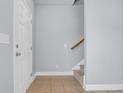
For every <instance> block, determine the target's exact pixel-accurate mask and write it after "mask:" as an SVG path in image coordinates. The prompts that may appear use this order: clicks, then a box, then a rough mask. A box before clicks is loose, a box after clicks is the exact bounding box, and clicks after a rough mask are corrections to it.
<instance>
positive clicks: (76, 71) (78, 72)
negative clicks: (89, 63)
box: [74, 70, 84, 77]
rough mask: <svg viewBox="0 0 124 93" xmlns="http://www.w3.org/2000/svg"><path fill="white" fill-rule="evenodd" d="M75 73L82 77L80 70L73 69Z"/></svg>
mask: <svg viewBox="0 0 124 93" xmlns="http://www.w3.org/2000/svg"><path fill="white" fill-rule="evenodd" d="M74 73H75V74H78V75H79V76H81V77H83V75H84V73H83V71H81V70H74Z"/></svg>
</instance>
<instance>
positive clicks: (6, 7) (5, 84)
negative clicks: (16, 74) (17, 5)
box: [0, 0, 13, 93]
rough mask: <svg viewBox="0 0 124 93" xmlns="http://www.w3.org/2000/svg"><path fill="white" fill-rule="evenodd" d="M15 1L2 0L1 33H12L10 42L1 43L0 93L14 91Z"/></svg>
mask: <svg viewBox="0 0 124 93" xmlns="http://www.w3.org/2000/svg"><path fill="white" fill-rule="evenodd" d="M12 23H13V1H12V0H1V1H0V33H6V34H9V35H10V44H9V45H4V44H0V93H13V61H12V58H13V52H12V50H13V49H12V45H13V43H12V34H13V32H12V31H13V24H12Z"/></svg>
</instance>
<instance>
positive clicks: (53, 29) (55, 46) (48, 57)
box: [34, 5, 84, 72]
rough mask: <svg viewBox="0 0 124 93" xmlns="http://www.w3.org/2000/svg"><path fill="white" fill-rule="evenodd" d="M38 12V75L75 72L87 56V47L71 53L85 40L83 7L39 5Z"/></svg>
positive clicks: (36, 38) (36, 57) (36, 47)
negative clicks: (82, 39)
mask: <svg viewBox="0 0 124 93" xmlns="http://www.w3.org/2000/svg"><path fill="white" fill-rule="evenodd" d="M35 11H36V12H35V14H36V16H35V18H36V21H35V41H34V42H35V62H36V63H35V70H36V72H41V71H44V72H50V71H51V72H52V71H55V72H57V71H60V72H63V71H71V70H72V67H73V66H74V65H75V64H77V63H78V62H79V61H80V60H81V59H82V58H83V56H84V55H83V44H82V45H81V46H80V47H78V48H77V49H75V50H73V51H72V50H70V47H71V46H72V45H73V44H75V42H77V41H78V40H80V39H81V37H82V36H83V25H84V24H83V21H84V20H83V6H40V5H37V7H36V9H35ZM64 44H67V46H68V47H67V48H64ZM56 65H58V66H59V67H58V68H56Z"/></svg>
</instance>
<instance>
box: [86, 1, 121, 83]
mask: <svg viewBox="0 0 124 93" xmlns="http://www.w3.org/2000/svg"><path fill="white" fill-rule="evenodd" d="M84 4H85V12H84V13H85V35H86V51H87V53H86V60H87V64H86V74H87V75H86V83H87V84H122V64H123V63H122V62H123V61H122V58H123V57H122V52H123V49H122V48H123V47H122V33H123V32H122V0H85V2H84Z"/></svg>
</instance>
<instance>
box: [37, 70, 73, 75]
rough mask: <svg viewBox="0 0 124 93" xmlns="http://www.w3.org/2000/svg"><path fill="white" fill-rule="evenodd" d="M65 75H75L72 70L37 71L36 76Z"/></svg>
mask: <svg viewBox="0 0 124 93" xmlns="http://www.w3.org/2000/svg"><path fill="white" fill-rule="evenodd" d="M58 75H59V76H64V75H73V71H70V72H36V73H35V76H58Z"/></svg>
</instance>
